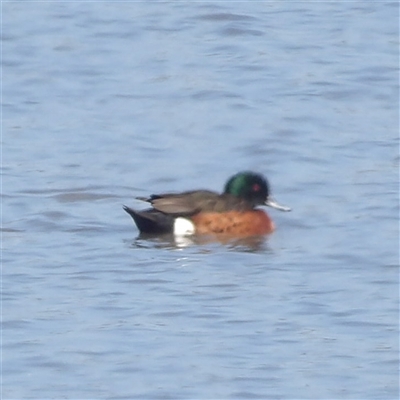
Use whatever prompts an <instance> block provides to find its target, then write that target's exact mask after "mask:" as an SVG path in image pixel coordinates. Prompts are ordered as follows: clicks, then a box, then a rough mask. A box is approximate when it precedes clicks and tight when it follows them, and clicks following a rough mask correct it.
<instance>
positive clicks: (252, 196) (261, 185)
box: [224, 171, 290, 211]
mask: <svg viewBox="0 0 400 400" xmlns="http://www.w3.org/2000/svg"><path fill="white" fill-rule="evenodd" d="M224 193H229V194H231V195H233V196H236V197H240V198H242V199H245V200H246V201H247V202H249V203H250V204H251V205H252V206H253V207H255V206H261V205H267V206H270V207H273V208H276V209H278V210H281V211H290V208H288V207H284V206H281V205H279V204H278V203H276V202H275V200H273V199H272V197H271V195H270V193H269V185H268V181H267V180H266V179H265V178H264V177H263V176H262V175H260V174H257V173H255V172H250V171H244V172H239V173H238V174H236V175H234V176H232V177H231V178H230V179H229V180H228V182H227V183H226V185H225V189H224Z"/></svg>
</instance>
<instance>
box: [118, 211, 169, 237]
mask: <svg viewBox="0 0 400 400" xmlns="http://www.w3.org/2000/svg"><path fill="white" fill-rule="evenodd" d="M122 207H123V209H124V210H125V211H126V212H127V213H128V214H129V215H130V216H131V217H132V218H133V220H134V221H135V224H136V225H137V227H138V229H139V231H140V232H143V233H154V234H161V233H170V232H172V231H173V226H174V218H173V217H171V216H170V215H166V214H163V213H162V212H160V211H157V210H154V209H153V208H150V209H148V210H144V211H136V210H133V209H132V208H130V207H127V206H122Z"/></svg>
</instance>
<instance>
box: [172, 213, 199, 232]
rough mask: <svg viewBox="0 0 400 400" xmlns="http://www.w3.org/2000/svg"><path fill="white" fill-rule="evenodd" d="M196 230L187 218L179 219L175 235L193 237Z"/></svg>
mask: <svg viewBox="0 0 400 400" xmlns="http://www.w3.org/2000/svg"><path fill="white" fill-rule="evenodd" d="M195 231H196V229H195V227H194V225H193V223H192V221H189V220H188V219H186V218H182V217H178V218H176V219H175V222H174V235H176V236H188V235H193V234H194V233H195Z"/></svg>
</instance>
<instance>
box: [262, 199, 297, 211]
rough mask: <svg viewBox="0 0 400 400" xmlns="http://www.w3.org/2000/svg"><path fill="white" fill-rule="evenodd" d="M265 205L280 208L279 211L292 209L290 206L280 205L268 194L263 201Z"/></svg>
mask: <svg viewBox="0 0 400 400" xmlns="http://www.w3.org/2000/svg"><path fill="white" fill-rule="evenodd" d="M265 205H266V206H268V207H272V208H276V209H277V210H280V211H291V210H292V209H291V208H290V207H286V206H281V205H280V204H279V203H277V202H276V201H275V199H273V198H272V197H271V196H268V198H267V200H266V201H265Z"/></svg>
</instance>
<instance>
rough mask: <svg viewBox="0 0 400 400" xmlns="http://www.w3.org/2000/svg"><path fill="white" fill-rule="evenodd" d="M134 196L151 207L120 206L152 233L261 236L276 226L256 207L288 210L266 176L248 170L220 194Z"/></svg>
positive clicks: (233, 177) (227, 185)
mask: <svg viewBox="0 0 400 400" xmlns="http://www.w3.org/2000/svg"><path fill="white" fill-rule="evenodd" d="M136 199H138V200H141V201H144V202H146V203H149V204H150V205H151V207H150V208H148V209H145V210H140V211H139V210H135V209H133V208H130V207H128V206H125V205H124V206H123V209H124V210H125V211H126V212H127V213H128V214H129V215H130V216H131V217H132V219H133V220H134V222H135V224H136V226H137V228H138V229H139V231H140V232H141V233H145V234H153V235H160V234H168V233H172V234H174V235H176V236H189V235H225V236H233V237H247V236H255V235H265V234H270V233H272V232H273V231H274V230H275V228H276V227H275V223H274V222H273V221H272V219H271V217H270V216H269V215H268V214H267V213H266V212H265V211H264V210H262V209H260V208H259V207H260V206H269V207H272V208H275V209H277V210H280V211H291V209H290V208H289V207H286V206H282V205H280V204H279V203H277V202H276V201H275V200H274V198H273V197H272V196H271V194H270V186H269V183H268V181H267V179H266V178H265V177H264V176H262V175H261V174H259V173H255V172H252V171H243V172H239V173H237V174H235V175H233V176H232V177H230V178H229V179H228V180H227V182H226V184H225V186H224V190H223V192H222V193H217V192H214V191H211V190H191V191H186V192H181V193H164V194H152V195H150V196H149V197H137V198H136Z"/></svg>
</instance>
